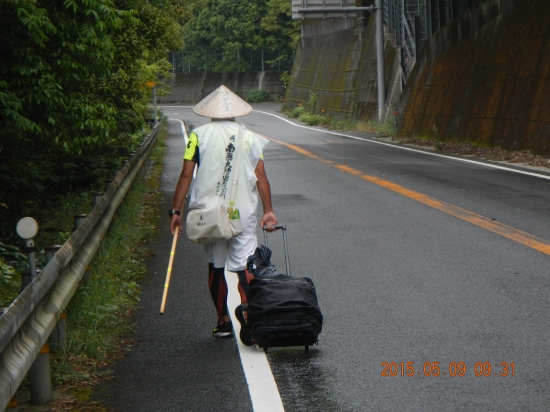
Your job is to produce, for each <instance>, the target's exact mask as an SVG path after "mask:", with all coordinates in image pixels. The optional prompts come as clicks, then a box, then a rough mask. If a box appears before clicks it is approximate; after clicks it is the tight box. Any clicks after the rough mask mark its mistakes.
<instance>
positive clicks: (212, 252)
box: [204, 233, 257, 272]
mask: <svg viewBox="0 0 550 412" xmlns="http://www.w3.org/2000/svg"><path fill="white" fill-rule="evenodd" d="M256 245H257V240H256V234H255V233H243V234H241V235H239V236H237V237H236V238H233V239H229V240H219V241H217V242H214V243H207V244H205V245H204V251H205V252H206V256H207V257H208V262H209V263H213V264H214V267H215V268H223V267H225V265H227V270H229V271H231V272H238V271H239V270H245V269H246V261H247V259H248V257H249V256H250V255H252V254H254V251H255V250H256Z"/></svg>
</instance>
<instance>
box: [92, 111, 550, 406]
mask: <svg viewBox="0 0 550 412" xmlns="http://www.w3.org/2000/svg"><path fill="white" fill-rule="evenodd" d="M164 113H165V114H167V115H168V116H169V118H170V119H171V121H170V135H171V137H170V139H169V140H168V141H167V145H168V148H169V153H168V155H167V156H166V159H165V169H164V173H163V177H162V190H163V192H164V194H165V203H164V204H163V206H162V207H161V210H159V216H160V217H159V220H158V228H159V231H158V235H157V237H156V239H155V240H154V241H153V242H152V243H151V245H150V247H151V249H152V250H154V253H155V255H156V256H155V257H153V258H152V259H151V260H150V262H149V266H150V273H151V275H150V276H149V277H148V278H147V280H145V281H144V282H143V286H144V293H143V294H142V302H141V309H142V310H140V311H139V313H138V315H137V317H136V322H137V327H136V332H135V336H134V339H135V342H136V343H135V346H134V348H133V349H132V350H131V351H130V352H129V353H128V356H127V357H126V358H125V359H123V360H121V361H120V362H119V363H118V364H117V365H116V367H115V378H114V379H113V380H112V381H110V382H106V383H104V384H102V385H101V387H100V390H98V391H96V395H95V396H96V397H97V398H100V399H103V400H104V401H105V403H106V404H107V405H109V406H111V407H113V408H114V409H115V410H120V411H251V410H255V411H256V412H268V411H269V412H271V411H276V410H283V408H284V410H286V411H287V412H292V411H398V410H399V411H401V410H409V411H435V410H442V411H447V410H448V411H457V410H468V411H471V410H479V411H518V410H521V411H545V410H550V390H549V388H550V356H548V347H549V344H550V342H549V338H550V330H549V326H550V312H549V299H548V298H549V295H550V281H549V270H548V260H549V256H548V255H549V254H550V217H549V213H548V205H549V204H550V190H549V189H550V180H549V173H546V172H544V171H540V170H534V169H521V168H518V167H512V166H508V165H506V164H502V163H498V164H497V163H488V162H482V161H479V162H478V161H475V159H459V158H453V157H447V156H441V155H438V154H437V153H434V152H429V151H423V150H411V149H410V148H405V147H403V146H399V145H396V144H394V143H392V142H390V141H382V140H380V139H371V137H372V136H368V135H366V134H360V133H351V132H349V133H347V132H339V133H336V134H330V133H328V132H327V131H326V130H323V129H321V128H307V127H304V125H303V124H301V123H299V122H296V121H293V120H289V119H287V118H286V117H285V116H284V115H281V114H280V113H277V106H276V105H273V104H260V105H256V106H255V111H254V112H253V113H252V114H251V115H249V116H246V117H243V118H239V119H237V120H238V121H239V122H241V123H243V124H244V125H245V126H246V127H247V128H249V129H251V130H253V131H255V132H257V133H260V134H262V135H264V136H266V137H268V138H270V139H272V140H273V141H272V142H270V143H269V144H268V146H267V147H266V149H265V152H264V156H265V164H266V170H267V173H268V177H269V180H270V182H271V188H272V193H273V204H274V209H275V213H276V214H277V217H278V218H279V222H280V223H281V224H286V225H287V228H288V232H287V233H288V241H289V251H290V265H291V268H292V274H293V275H294V276H307V277H310V278H311V279H313V281H314V282H315V286H316V288H317V294H318V298H319V304H320V306H321V309H322V311H323V315H324V325H323V331H322V333H321V335H320V336H319V344H318V345H316V346H314V347H312V348H311V349H310V350H309V351H308V352H305V351H304V349H303V348H271V349H269V351H268V353H267V355H266V356H267V361H268V366H269V367H267V368H264V367H262V366H261V363H262V359H261V358H264V359H265V355H264V354H263V351H262V350H261V349H259V348H244V347H242V346H241V345H239V344H238V342H237V341H236V340H235V339H226V340H222V339H216V338H213V337H211V336H210V333H211V329H212V327H213V326H214V324H215V320H216V315H215V311H214V307H213V305H212V304H211V302H210V297H209V294H208V289H207V284H206V278H207V273H206V272H207V270H206V269H207V263H206V261H205V257H204V254H203V252H202V249H201V247H200V246H197V245H194V244H192V243H190V242H189V241H188V240H187V239H186V238H185V236H182V237H181V238H180V240H179V242H178V249H177V254H176V259H175V264H174V269H173V275H172V282H171V285H170V291H169V297H168V304H167V308H166V313H165V314H164V316H162V317H160V316H159V314H158V311H159V305H160V299H161V297H162V291H163V285H164V277H165V274H166V268H167V263H168V258H169V252H170V247H171V235H170V234H169V230H168V222H169V219H168V216H167V214H166V211H167V210H168V209H169V208H170V206H171V201H172V196H173V190H174V187H175V184H176V181H177V178H178V176H179V172H180V171H181V165H182V160H181V157H182V155H183V150H184V140H183V137H182V136H183V133H182V126H181V123H180V122H179V121H177V120H181V121H183V122H184V124H185V127H186V128H187V130H188V131H190V130H191V129H192V128H194V127H197V126H200V125H202V124H204V123H206V122H208V121H209V119H206V118H201V117H199V116H196V115H194V113H193V112H192V111H191V107H182V106H172V107H164ZM344 135H345V136H344ZM259 234H260V233H259ZM260 239H261V238H260ZM271 246H272V248H273V249H274V263H275V265H276V267H277V268H278V269H280V271H284V267H285V266H284V260H283V254H282V248H281V243H280V238H277V235H276V234H275V235H273V241H270V247H271ZM228 276H232V275H231V274H229V275H228ZM250 354H252V355H253V357H252V358H251V359H252V360H250V358H247V356H248V355H250ZM241 360H242V362H243V363H241ZM246 362H248V363H246ZM256 362H257V363H256ZM266 364H267V362H266ZM256 365H258V366H256ZM257 370H259V373H258V374H256V375H255V374H254V373H252V372H256V371H257ZM250 371H252V372H250ZM270 381H273V382H274V383H270ZM264 382H265V384H264ZM270 385H271V386H273V387H274V388H275V391H276V395H275V396H274V394H273V392H269V391H270V389H269V388H270V387H271V386H270ZM266 388H267V389H266ZM262 390H266V391H267V392H268V393H267V394H265V395H262ZM277 397H279V402H280V403H277V399H276V398H277ZM281 405H282V406H281Z"/></svg>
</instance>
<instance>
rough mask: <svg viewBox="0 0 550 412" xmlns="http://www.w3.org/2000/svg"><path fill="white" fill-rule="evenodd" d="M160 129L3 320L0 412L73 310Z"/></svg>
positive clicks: (0, 328) (0, 323)
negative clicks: (90, 266)
mask: <svg viewBox="0 0 550 412" xmlns="http://www.w3.org/2000/svg"><path fill="white" fill-rule="evenodd" d="M159 129H160V126H158V125H157V126H156V127H155V129H154V130H153V132H152V133H151V134H150V135H148V136H147V137H145V139H144V140H143V142H142V143H141V144H140V146H139V147H138V149H137V150H136V152H135V154H134V155H133V156H132V157H131V158H130V159H129V161H128V163H126V165H124V167H123V168H122V169H121V170H120V171H119V172H118V174H117V175H116V177H115V179H114V180H113V182H112V183H111V185H110V187H109V188H108V190H107V192H106V193H105V195H104V196H103V198H102V199H101V200H100V201H99V202H98V203H97V204H96V206H95V207H94V208H93V210H92V211H91V212H90V214H89V215H88V217H87V218H86V219H85V220H84V222H83V223H82V224H81V225H80V226H79V227H78V229H77V230H76V231H75V232H74V233H73V234H72V235H71V237H70V238H69V240H67V242H65V244H64V245H63V246H62V247H61V249H60V250H59V251H58V252H57V253H56V254H55V255H54V257H53V259H52V260H51V261H50V262H49V263H48V264H47V265H46V266H45V267H44V268H43V269H42V271H41V273H40V274H39V275H38V276H36V278H34V280H33V281H32V282H31V284H30V285H29V286H27V287H26V288H25V290H24V291H23V292H22V293H21V294H20V295H19V296H18V297H17V298H16V299H15V301H14V302H13V303H12V304H11V305H10V306H9V307H8V309H7V311H6V312H4V314H2V315H1V316H0V411H1V410H4V408H5V407H6V406H7V405H8V403H9V402H10V399H11V398H12V396H13V395H14V394H15V392H16V391H17V389H18V388H19V385H20V384H21V382H22V381H23V379H24V377H25V375H26V374H27V372H28V371H29V369H30V367H31V365H32V364H33V362H34V360H35V359H36V358H37V356H38V354H39V351H40V349H41V348H42V347H43V346H44V344H45V343H46V342H47V341H48V337H49V336H50V334H51V332H52V330H53V329H54V327H55V325H56V323H57V321H58V320H59V318H60V316H61V314H62V313H63V311H64V310H65V308H66V307H67V305H68V304H69V302H70V300H71V298H72V296H73V295H74V293H75V291H76V289H77V287H78V284H79V282H80V280H81V278H82V276H83V275H84V272H85V270H86V268H87V266H88V264H89V263H90V261H91V260H92V258H93V257H94V254H95V252H96V251H97V249H98V247H99V245H100V242H101V239H102V238H103V236H104V234H105V233H106V232H107V229H108V228H109V225H110V223H111V221H112V219H113V217H114V215H115V212H116V210H117V208H118V206H119V205H120V204H121V203H122V201H123V200H124V198H125V196H126V193H127V192H128V190H129V189H130V187H131V185H132V183H133V182H134V179H135V178H136V176H137V175H138V173H139V171H140V170H141V168H142V167H143V165H144V164H145V162H146V160H147V158H148V156H149V153H150V152H151V150H152V148H153V146H154V144H155V142H156V139H157V135H158V132H159Z"/></svg>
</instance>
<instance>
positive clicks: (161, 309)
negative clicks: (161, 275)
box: [160, 226, 180, 315]
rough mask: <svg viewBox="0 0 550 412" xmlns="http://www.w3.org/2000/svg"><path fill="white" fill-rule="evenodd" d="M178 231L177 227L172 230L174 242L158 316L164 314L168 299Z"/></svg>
mask: <svg viewBox="0 0 550 412" xmlns="http://www.w3.org/2000/svg"><path fill="white" fill-rule="evenodd" d="M179 231H180V228H179V226H178V227H176V230H174V240H173V241H172V250H171V251H170V260H169V261H168V270H167V271H166V280H165V282H164V293H163V295H162V303H161V304H160V315H162V314H164V307H165V306H166V298H167V297H168V287H169V286H170V276H171V275H172V264H173V263H174V256H175V254H176V244H177V243H178V234H179Z"/></svg>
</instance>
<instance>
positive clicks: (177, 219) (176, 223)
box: [170, 215, 183, 237]
mask: <svg viewBox="0 0 550 412" xmlns="http://www.w3.org/2000/svg"><path fill="white" fill-rule="evenodd" d="M177 227H179V232H178V237H179V236H180V235H181V231H182V230H183V225H182V220H181V216H178V215H173V216H172V217H171V220H170V232H172V234H174V233H175V232H176V228H177Z"/></svg>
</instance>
